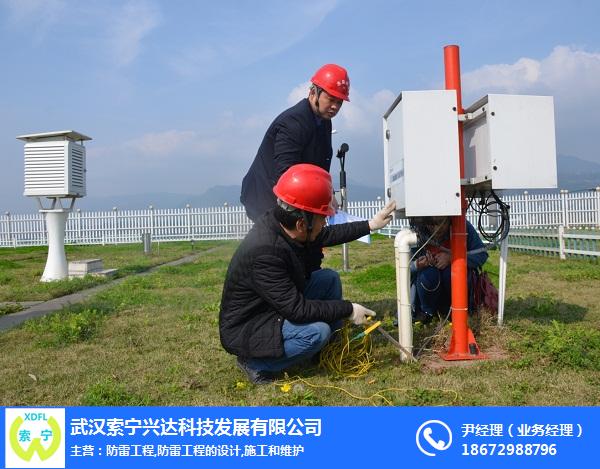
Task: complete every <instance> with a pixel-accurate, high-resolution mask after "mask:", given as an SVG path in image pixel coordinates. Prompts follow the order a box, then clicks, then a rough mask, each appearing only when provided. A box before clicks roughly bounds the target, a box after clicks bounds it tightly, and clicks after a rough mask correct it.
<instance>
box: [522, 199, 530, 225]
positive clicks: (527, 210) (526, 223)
mask: <svg viewBox="0 0 600 469" xmlns="http://www.w3.org/2000/svg"><path fill="white" fill-rule="evenodd" d="M523 198H524V200H525V228H529V223H530V222H529V192H527V191H524V192H523Z"/></svg>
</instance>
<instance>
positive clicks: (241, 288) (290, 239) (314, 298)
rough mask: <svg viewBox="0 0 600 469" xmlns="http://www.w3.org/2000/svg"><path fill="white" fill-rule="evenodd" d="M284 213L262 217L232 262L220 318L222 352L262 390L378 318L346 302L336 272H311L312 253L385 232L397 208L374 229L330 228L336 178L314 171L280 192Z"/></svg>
mask: <svg viewBox="0 0 600 469" xmlns="http://www.w3.org/2000/svg"><path fill="white" fill-rule="evenodd" d="M273 192H274V193H275V195H276V196H277V206H276V207H275V208H273V209H271V210H269V211H268V212H267V213H265V214H264V215H263V216H262V217H260V218H259V219H258V220H257V221H256V223H255V225H254V226H253V228H252V229H251V230H250V232H249V233H248V235H247V236H246V238H245V239H244V240H243V241H242V243H241V244H240V246H239V247H238V249H237V251H236V252H235V254H234V255H233V258H232V259H231V263H230V264H229V268H228V270H227V276H226V278H225V285H224V287H223V296H222V299H221V311H220V313H219V332H220V336H221V344H222V345H223V347H224V348H225V350H227V351H228V352H229V353H231V354H233V355H236V356H237V363H238V366H239V367H240V368H241V369H242V370H243V371H244V372H245V373H246V375H247V377H248V379H249V380H250V381H251V382H253V383H255V384H262V383H267V382H270V381H273V380H274V379H275V378H276V376H277V373H278V372H280V371H282V370H284V369H286V368H288V367H290V366H292V365H295V364H296V363H299V362H301V361H303V360H306V359H308V358H310V357H312V356H313V355H315V354H317V353H318V352H319V351H320V350H321V348H323V346H325V344H327V342H328V341H329V338H330V336H331V334H332V331H335V330H336V329H337V328H338V327H339V326H340V323H341V320H343V319H350V321H352V322H353V323H354V324H357V325H358V324H363V323H364V322H365V321H366V320H367V317H368V316H375V313H374V312H373V311H371V310H369V309H367V308H365V307H364V306H361V305H359V304H356V303H351V302H349V301H345V300H342V285H341V281H340V277H339V275H338V274H337V272H335V271H333V270H330V269H321V270H317V271H314V272H312V273H311V272H310V271H309V270H307V261H308V259H307V257H306V253H307V252H309V247H310V246H311V245H312V246H314V245H316V246H333V245H336V244H342V243H346V242H349V241H353V240H355V239H358V238H360V237H361V236H364V235H366V234H368V233H369V232H370V231H375V230H378V229H381V228H383V227H384V226H385V225H387V224H388V223H389V221H390V220H391V212H392V211H393V210H394V208H395V203H394V202H391V203H390V204H388V205H387V206H386V207H385V208H384V209H383V210H381V211H380V212H379V213H378V214H377V215H375V217H373V219H371V220H370V221H359V222H353V223H345V224H341V225H334V226H325V225H326V217H327V216H329V215H332V214H333V213H334V211H333V209H332V207H331V198H332V194H333V190H332V184H331V177H330V176H329V173H328V172H327V171H325V170H324V169H322V168H320V167H318V166H315V165H311V164H298V165H294V166H292V167H290V168H289V169H288V170H287V171H286V172H285V173H283V175H282V176H281V177H280V178H279V180H278V182H277V184H276V185H275V187H274V188H273Z"/></svg>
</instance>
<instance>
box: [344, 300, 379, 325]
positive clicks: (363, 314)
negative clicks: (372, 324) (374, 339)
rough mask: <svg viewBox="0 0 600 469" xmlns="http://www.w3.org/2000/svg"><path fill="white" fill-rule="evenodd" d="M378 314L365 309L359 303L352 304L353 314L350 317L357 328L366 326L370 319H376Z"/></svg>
mask: <svg viewBox="0 0 600 469" xmlns="http://www.w3.org/2000/svg"><path fill="white" fill-rule="evenodd" d="M376 314H377V313H375V311H373V310H370V309H368V308H365V307H364V306H362V305H359V304H358V303H352V314H351V315H350V318H349V319H350V321H351V322H352V323H353V324H356V325H357V326H360V325H362V324H365V323H366V322H367V321H368V320H369V318H371V317H375V315H376Z"/></svg>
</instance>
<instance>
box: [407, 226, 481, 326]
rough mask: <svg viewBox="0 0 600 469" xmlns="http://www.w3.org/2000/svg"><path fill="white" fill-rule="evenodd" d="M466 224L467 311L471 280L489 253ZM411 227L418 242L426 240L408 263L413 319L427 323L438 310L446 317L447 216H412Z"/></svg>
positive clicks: (448, 252) (449, 260)
mask: <svg viewBox="0 0 600 469" xmlns="http://www.w3.org/2000/svg"><path fill="white" fill-rule="evenodd" d="M466 226H467V270H468V275H467V280H468V288H469V311H472V296H473V295H472V288H471V280H472V277H473V275H474V274H476V272H477V271H478V270H479V269H480V268H481V266H483V264H485V262H486V261H487V259H488V253H487V250H486V249H485V247H484V245H483V242H482V241H481V238H480V237H479V235H478V234H477V231H476V230H475V228H474V227H473V225H471V223H469V222H468V221H467V222H466ZM411 227H412V228H413V230H415V231H416V232H417V234H418V237H419V240H420V242H421V243H426V244H425V246H424V247H422V249H421V250H420V252H419V254H420V255H419V256H418V257H417V258H416V259H415V260H413V261H412V262H411V263H410V270H411V304H412V313H413V319H414V320H415V321H419V322H421V323H423V324H427V323H429V322H431V320H432V319H433V317H434V315H436V314H438V313H440V314H442V315H443V317H445V316H446V315H447V313H448V311H449V309H450V304H451V288H450V278H451V275H450V274H451V272H450V271H451V261H452V258H451V253H450V218H449V217H426V218H425V217H424V218H414V219H411ZM421 246H423V244H421ZM421 246H418V247H417V248H415V249H414V251H416V250H417V249H419V247H421Z"/></svg>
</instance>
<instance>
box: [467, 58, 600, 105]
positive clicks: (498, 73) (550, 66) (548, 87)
mask: <svg viewBox="0 0 600 469" xmlns="http://www.w3.org/2000/svg"><path fill="white" fill-rule="evenodd" d="M598 83H600V54H599V53H590V52H585V51H583V50H579V49H575V48H572V47H568V46H557V47H555V48H554V50H553V51H552V52H551V53H550V55H549V56H548V57H545V58H543V59H541V60H535V59H531V58H527V57H523V58H520V59H519V60H517V61H516V62H515V63H513V64H496V65H485V66H483V67H481V68H479V69H477V70H474V71H472V72H467V73H464V74H463V75H462V87H463V91H464V92H465V93H468V94H470V95H471V94H475V93H480V92H482V91H483V92H485V93H488V92H504V93H515V94H519V93H521V94H523V93H550V94H553V95H554V96H556V97H557V99H563V98H567V99H572V98H577V97H591V96H590V95H594V96H597V95H598Z"/></svg>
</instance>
